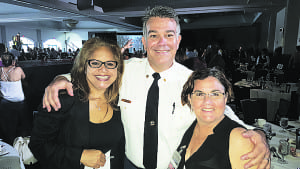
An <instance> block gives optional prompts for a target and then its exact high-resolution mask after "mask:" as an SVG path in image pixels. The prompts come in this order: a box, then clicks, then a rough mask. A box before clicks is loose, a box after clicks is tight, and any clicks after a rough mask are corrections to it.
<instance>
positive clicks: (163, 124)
mask: <svg viewBox="0 0 300 169" xmlns="http://www.w3.org/2000/svg"><path fill="white" fill-rule="evenodd" d="M124 67H125V70H124V75H123V80H122V86H121V89H120V97H119V106H120V108H121V117H122V122H123V126H124V130H125V139H126V145H125V152H126V156H127V158H128V159H129V160H130V161H131V162H132V163H133V164H134V165H136V166H137V167H140V168H144V166H143V144H144V121H145V108H146V100H147V93H148V90H149V88H150V86H151V84H152V82H153V77H152V74H153V73H154V70H153V69H152V68H151V67H150V65H149V62H148V60H147V58H144V59H138V58H132V59H130V60H128V61H127V62H126V63H125V66H124ZM191 73H192V71H191V70H189V69H187V68H186V67H184V66H182V65H180V64H179V63H177V62H175V61H174V64H173V65H172V67H171V68H169V69H168V70H166V71H164V72H161V73H160V76H161V78H160V79H159V81H158V86H159V103H158V153H157V159H158V160H157V168H158V169H166V168H167V166H168V164H169V162H170V160H171V157H172V155H173V153H174V151H175V150H176V148H177V146H178V145H179V143H180V141H181V138H182V136H183V134H184V133H185V131H186V130H187V128H188V127H189V126H190V125H191V124H192V122H193V121H194V120H195V115H194V113H192V112H191V111H190V109H189V107H188V106H187V105H186V106H182V104H181V91H182V87H183V85H184V83H185V82H186V81H187V79H188V77H189V75H190V74H191ZM225 114H226V115H227V116H228V117H230V118H232V119H233V120H235V121H238V122H239V123H241V124H243V125H244V123H243V122H242V121H240V120H239V119H238V117H237V116H236V115H235V114H234V113H233V111H232V110H231V109H230V108H229V107H228V106H226V110H225Z"/></svg>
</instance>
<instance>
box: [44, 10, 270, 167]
mask: <svg viewBox="0 0 300 169" xmlns="http://www.w3.org/2000/svg"><path fill="white" fill-rule="evenodd" d="M180 41H181V35H180V24H179V18H178V16H177V14H176V12H175V10H174V9H172V8H170V7H165V6H157V7H154V8H152V9H149V10H147V12H146V15H145V17H144V21H143V37H142V43H143V45H144V48H145V49H146V51H147V58H132V59H130V60H128V61H127V62H126V64H125V70H124V76H123V79H122V87H121V88H120V96H119V106H120V108H121V112H122V122H123V125H124V130H125V140H126V144H125V150H126V151H125V154H126V158H125V161H124V168H125V169H137V168H147V169H150V168H149V167H147V166H145V164H144V162H145V161H146V160H144V150H143V148H147V146H144V122H145V114H146V112H145V110H146V100H147V93H148V90H149V88H150V86H151V84H152V83H153V79H154V77H152V75H153V74H155V73H159V75H160V79H159V80H158V82H157V83H158V86H159V100H158V102H159V103H158V105H159V106H158V122H157V123H158V124H157V125H155V122H154V126H158V139H157V141H158V146H157V147H153V148H155V149H156V148H157V156H153V157H152V158H153V159H155V160H157V162H154V163H153V165H155V166H156V167H153V168H158V169H164V168H167V167H168V164H169V162H170V160H171V158H172V154H173V152H174V151H175V150H176V148H177V146H178V144H179V143H180V140H181V138H182V136H183V134H184V132H185V131H186V129H187V128H188V127H189V126H190V125H191V124H192V122H193V121H194V119H195V115H193V114H192V113H188V112H190V110H189V107H188V106H182V104H181V97H180V95H181V91H182V87H183V85H184V83H185V82H186V80H187V79H188V77H189V76H190V74H191V73H192V71H191V70H189V69H187V68H186V67H184V66H183V65H181V64H179V63H177V62H175V61H174V59H175V55H176V52H177V49H178V47H179V43H180ZM71 86H72V84H71V83H70V82H68V81H67V79H66V77H63V76H59V77H56V78H55V80H54V81H53V82H52V83H51V84H50V85H49V86H48V87H47V88H46V90H45V94H44V98H43V106H44V107H45V108H47V109H48V111H50V110H51V109H55V110H58V109H59V108H60V107H61V104H60V102H59V99H58V97H57V95H58V91H59V90H60V89H67V90H68V93H69V94H70V95H73V92H72V87H71ZM50 105H51V106H52V108H51V106H50ZM225 114H227V115H228V116H230V117H231V118H233V119H235V120H237V121H239V122H241V123H243V122H242V121H240V120H239V119H238V118H237V116H235V114H234V112H233V111H232V110H231V109H230V108H229V107H228V106H226V109H225ZM243 136H244V137H246V138H249V139H250V140H251V142H254V143H255V146H254V149H253V150H252V151H251V152H249V153H247V154H244V155H243V156H242V157H241V158H242V159H251V160H250V161H249V162H248V163H247V164H245V168H248V167H251V166H253V165H259V167H260V168H270V162H269V161H268V160H267V159H264V157H269V155H270V152H269V149H268V146H267V143H266V140H265V135H263V134H262V135H261V134H260V132H254V131H248V132H246V133H243Z"/></svg>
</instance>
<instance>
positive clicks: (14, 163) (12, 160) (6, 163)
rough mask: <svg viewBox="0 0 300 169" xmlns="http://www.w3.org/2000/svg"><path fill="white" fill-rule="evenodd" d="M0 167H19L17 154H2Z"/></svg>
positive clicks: (6, 168) (11, 168) (12, 168)
mask: <svg viewBox="0 0 300 169" xmlns="http://www.w3.org/2000/svg"><path fill="white" fill-rule="evenodd" d="M0 169H21V163H20V159H19V157H17V156H3V157H1V158H0Z"/></svg>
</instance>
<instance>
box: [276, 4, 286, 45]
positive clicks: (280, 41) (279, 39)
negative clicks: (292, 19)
mask: <svg viewBox="0 0 300 169" xmlns="http://www.w3.org/2000/svg"><path fill="white" fill-rule="evenodd" d="M285 12H286V8H283V9H282V10H281V11H279V12H278V13H277V18H276V28H275V39H274V49H276V48H277V47H279V46H281V47H283V45H284V37H283V35H284V32H281V31H280V28H284V19H285Z"/></svg>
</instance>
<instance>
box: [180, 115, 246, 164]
mask: <svg viewBox="0 0 300 169" xmlns="http://www.w3.org/2000/svg"><path fill="white" fill-rule="evenodd" d="M196 124H197V120H195V121H194V122H193V124H192V125H191V126H190V127H189V129H188V130H187V131H186V132H185V134H184V136H183V138H182V140H181V143H180V145H179V147H178V149H177V151H180V149H182V147H185V149H184V151H182V153H181V161H180V164H179V167H178V169H183V166H185V168H186V169H195V168H201V169H231V164H230V160H229V137H230V132H231V130H232V129H234V128H236V127H243V126H241V125H240V124H238V123H237V122H235V121H233V120H231V119H229V118H228V117H227V116H225V118H224V119H223V120H222V121H221V122H220V123H219V124H218V125H217V126H216V127H215V128H214V130H213V131H214V134H212V135H209V136H208V137H207V138H206V140H205V141H204V143H203V144H202V146H201V147H200V148H199V149H198V150H197V151H196V152H195V153H194V154H193V155H192V156H190V158H189V159H188V160H187V161H185V153H186V148H187V147H188V145H189V143H190V141H191V138H192V135H193V131H194V128H195V126H196Z"/></svg>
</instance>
